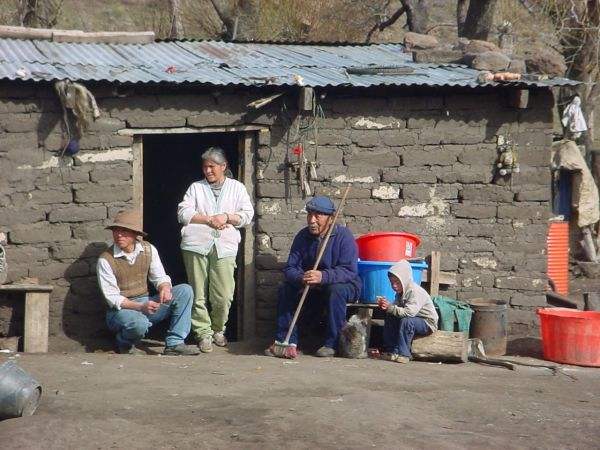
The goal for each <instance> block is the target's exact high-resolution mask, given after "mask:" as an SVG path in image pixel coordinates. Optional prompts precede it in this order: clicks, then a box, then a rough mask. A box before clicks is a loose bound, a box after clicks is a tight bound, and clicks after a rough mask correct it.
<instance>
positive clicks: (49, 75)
mask: <svg viewBox="0 0 600 450" xmlns="http://www.w3.org/2000/svg"><path fill="white" fill-rule="evenodd" d="M375 66H377V67H381V66H384V67H390V66H391V67H398V66H400V67H404V68H408V71H410V73H407V74H395V75H394V74H389V75H387V74H386V75H382V74H367V75H355V74H349V73H348V69H350V68H369V67H375ZM479 73H480V72H479V71H477V70H473V69H470V68H467V67H465V66H461V65H458V64H422V63H414V62H412V58H411V55H410V54H408V53H405V52H404V47H403V46H402V45H401V44H373V45H337V46H332V45H301V44H264V43H231V42H219V41H163V42H154V43H151V44H99V43H98V44H88V43H86V44H82V43H59V42H52V41H43V40H17V39H0V79H9V80H32V81H53V80H58V79H65V78H68V79H71V80H74V81H110V82H121V83H162V82H166V83H203V84H208V85H245V86H261V85H265V84H269V85H275V86H285V85H295V84H299V80H301V81H300V82H301V83H303V84H304V85H306V86H312V87H325V86H361V87H368V86H381V85H388V86H432V87H437V86H462V87H477V86H481V85H480V84H478V83H477V76H478V75H479ZM495 84H496V83H490V85H495ZM504 84H506V83H504ZM511 84H518V85H529V86H545V87H546V86H564V85H575V84H577V82H575V81H572V80H568V79H564V78H554V79H551V80H539V81H521V82H518V83H511Z"/></svg>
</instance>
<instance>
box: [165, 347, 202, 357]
mask: <svg viewBox="0 0 600 450" xmlns="http://www.w3.org/2000/svg"><path fill="white" fill-rule="evenodd" d="M199 354H200V351H199V350H198V348H197V347H195V346H191V345H185V344H177V345H172V346H170V347H165V349H164V351H163V355H167V356H196V355H199Z"/></svg>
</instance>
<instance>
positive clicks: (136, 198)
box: [132, 136, 144, 226]
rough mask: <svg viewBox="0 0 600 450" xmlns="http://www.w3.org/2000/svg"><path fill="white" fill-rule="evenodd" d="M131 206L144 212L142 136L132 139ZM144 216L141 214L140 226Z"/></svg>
mask: <svg viewBox="0 0 600 450" xmlns="http://www.w3.org/2000/svg"><path fill="white" fill-rule="evenodd" d="M132 152H133V206H134V208H136V209H138V210H140V211H144V146H143V142H142V136H134V137H133V146H132ZM143 225H144V215H143V214H142V226H143Z"/></svg>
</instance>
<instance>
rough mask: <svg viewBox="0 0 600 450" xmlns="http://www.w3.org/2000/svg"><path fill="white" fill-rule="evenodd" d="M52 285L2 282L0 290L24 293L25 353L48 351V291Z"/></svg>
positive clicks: (50, 290) (0, 291)
mask: <svg viewBox="0 0 600 450" xmlns="http://www.w3.org/2000/svg"><path fill="white" fill-rule="evenodd" d="M53 289H54V287H53V286H49V285H43V284H3V285H0V293H2V292H22V293H24V294H25V296H24V298H25V320H24V322H25V326H24V330H23V339H24V343H23V350H24V351H25V352H27V353H47V352H48V320H49V314H50V292H52V290H53Z"/></svg>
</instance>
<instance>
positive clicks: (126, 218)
mask: <svg viewBox="0 0 600 450" xmlns="http://www.w3.org/2000/svg"><path fill="white" fill-rule="evenodd" d="M113 228H125V229H127V230H131V231H134V232H136V233H138V234H140V235H142V236H147V233H145V232H144V230H142V214H141V213H140V212H139V211H138V210H135V209H127V210H124V211H119V212H118V213H117V215H116V216H115V218H114V219H113V221H112V223H111V224H110V225H108V226H107V227H106V229H107V230H112V229H113Z"/></svg>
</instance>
